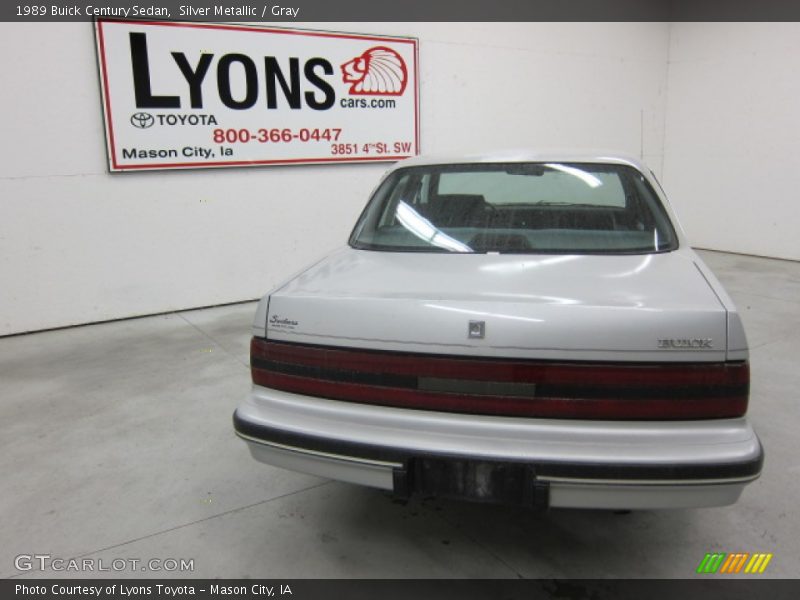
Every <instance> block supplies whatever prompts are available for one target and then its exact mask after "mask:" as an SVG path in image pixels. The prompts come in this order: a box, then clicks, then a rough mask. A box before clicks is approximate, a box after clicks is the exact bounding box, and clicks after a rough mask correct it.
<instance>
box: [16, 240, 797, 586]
mask: <svg viewBox="0 0 800 600" xmlns="http://www.w3.org/2000/svg"><path fill="white" fill-rule="evenodd" d="M703 256H704V258H705V259H706V260H707V262H708V263H709V265H710V266H711V268H712V269H713V270H714V271H715V272H716V273H717V275H718V276H719V278H720V279H721V280H722V281H723V283H724V284H725V285H726V287H727V289H728V291H729V293H730V294H731V295H732V296H733V298H734V300H735V301H736V302H737V304H738V306H739V309H740V311H741V313H742V315H743V318H744V322H745V326H746V328H747V333H748V336H749V340H750V346H751V351H752V356H751V360H752V380H753V381H752V396H751V408H750V414H751V417H752V421H753V423H754V425H755V427H756V429H757V431H758V432H759V434H760V436H761V439H762V441H763V443H764V446H765V448H766V452H767V460H766V466H765V470H764V473H763V476H762V477H761V479H760V480H759V481H757V482H756V483H754V484H752V485H751V486H750V487H749V488H748V489H747V490H746V491H745V493H744V495H743V496H742V498H741V500H740V501H739V503H738V504H736V505H735V506H731V507H724V508H716V509H701V510H679V511H663V512H638V513H632V514H628V515H617V514H613V513H609V512H602V511H575V510H552V511H550V512H548V513H545V514H536V513H533V512H529V511H526V510H522V509H508V508H500V507H493V506H481V505H473V504H468V503H459V502H447V501H419V500H418V501H414V502H411V503H409V504H407V505H401V504H398V503H395V502H393V501H392V499H391V498H390V497H388V496H387V495H386V494H384V493H383V492H380V491H377V490H371V489H366V488H361V487H357V486H353V485H347V484H342V483H338V482H332V481H327V480H324V479H319V478H316V477H311V476H306V475H301V474H297V473H291V472H288V471H284V470H281V469H277V468H271V467H267V466H265V465H261V464H258V463H256V462H255V461H253V460H252V459H251V458H250V455H249V453H248V452H247V450H246V448H245V445H244V444H243V443H242V442H241V441H239V440H238V439H237V438H236V437H235V436H234V435H233V431H232V428H231V413H232V412H233V409H234V407H235V406H236V404H237V402H238V400H239V399H240V397H242V396H243V395H244V394H245V392H246V391H247V389H248V386H249V374H248V369H247V364H248V340H249V327H250V320H251V317H252V314H253V311H254V305H253V304H242V305H235V306H227V307H219V308H213V309H207V310H198V311H187V312H183V313H178V314H171V315H166V316H157V317H148V318H143V319H135V320H129V321H120V322H116V323H106V324H100V325H92V326H87V327H80V328H74V329H66V330H60V331H51V332H44V333H38V334H32V335H25V336H18V337H10V338H4V339H0V422H1V423H2V437H1V438H0V481H2V482H3V485H2V488H1V489H0V515H2V519H1V520H0V539H1V540H2V542H3V543H2V544H0V576H2V577H15V576H19V575H20V574H22V573H21V572H20V571H18V570H17V569H16V568H15V566H14V557H15V556H17V555H19V554H49V555H51V556H52V557H54V558H55V557H59V558H65V559H69V558H73V557H81V558H84V557H85V558H95V559H97V558H102V559H103V560H104V561H105V562H104V564H105V565H106V566H108V565H109V564H110V563H111V561H112V560H113V559H141V560H148V559H151V558H157V559H167V558H176V559H181V558H183V559H194V571H193V572H190V573H183V574H181V573H158V572H147V573H144V572H139V571H130V570H125V571H122V572H121V573H113V572H112V573H110V574H111V575H116V576H124V577H138V576H147V577H158V576H160V575H169V576H173V577H175V576H181V575H183V576H191V577H196V578H210V577H263V578H294V577H320V578H322V577H493V578H494V577H512V578H515V577H557V578H561V577H676V578H677V577H680V578H683V577H691V576H693V575H694V571H695V568H696V567H697V565H698V563H699V562H700V560H701V559H702V558H703V556H704V554H705V553H706V552H710V551H722V552H734V551H743V552H772V553H774V555H775V556H774V558H773V560H772V562H771V564H770V565H769V568H768V570H767V572H766V574H765V575H766V576H770V577H797V576H800V558H798V557H799V556H800V518H798V511H797V501H798V498H800V483H798V480H799V479H800V478H798V475H799V474H800V459H798V452H797V439H798V437H797V427H798V424H800V419H798V417H800V402H798V389H800V361H799V360H798V357H800V302H798V299H800V264H798V263H792V262H785V261H776V260H767V259H759V258H751V257H743V256H735V255H726V254H721V253H715V252H704V253H703ZM55 575H59V576H83V577H86V576H102V575H103V573H96V574H94V575H92V574H91V573H83V574H81V573H69V572H67V573H64V572H62V573H54V572H53V571H44V572H39V571H31V572H26V573H24V576H26V577H40V576H48V577H52V576H55Z"/></svg>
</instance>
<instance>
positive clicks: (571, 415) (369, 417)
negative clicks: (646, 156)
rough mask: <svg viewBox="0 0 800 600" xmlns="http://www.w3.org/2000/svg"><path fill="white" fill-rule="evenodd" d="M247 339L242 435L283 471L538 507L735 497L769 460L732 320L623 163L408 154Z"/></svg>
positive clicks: (665, 208) (642, 178) (650, 183)
mask: <svg viewBox="0 0 800 600" xmlns="http://www.w3.org/2000/svg"><path fill="white" fill-rule="evenodd" d="M253 336H254V337H253V339H252V345H251V372H252V379H253V387H252V391H251V392H250V394H249V395H248V396H247V397H246V398H245V399H244V401H243V402H242V403H241V404H240V405H239V407H238V409H237V410H236V413H235V414H234V426H235V429H236V432H237V433H238V435H239V436H240V437H241V438H243V439H244V440H245V441H246V442H247V443H248V445H249V448H250V451H251V453H252V455H253V456H254V457H255V458H256V459H258V460H260V461H263V462H266V463H268V464H271V465H277V466H279V467H284V468H287V469H292V470H296V471H302V472H306V473H312V474H316V475H321V476H324V477H330V478H333V479H339V480H343V481H349V482H354V483H358V484H363V485H367V486H374V487H378V488H383V489H387V490H392V491H393V492H394V493H395V494H397V495H398V496H401V497H407V496H408V495H410V494H413V493H418V492H419V493H424V494H433V495H438V496H443V497H456V498H463V499H469V500H475V501H482V502H497V503H506V504H519V505H528V506H531V507H540V508H544V507H548V506H554V507H577V508H610V509H649V508H680V507H700V506H717V505H724V504H730V503H733V502H735V501H736V500H737V499H738V498H739V495H740V494H741V492H742V490H743V489H744V487H745V486H746V485H747V484H748V483H749V482H751V481H753V480H754V479H756V478H757V477H758V476H759V474H760V472H761V466H762V462H763V452H762V448H761V444H760V442H759V439H758V437H757V436H756V434H755V433H754V431H753V429H752V427H751V426H750V424H749V423H748V420H747V418H746V417H745V413H746V411H747V404H748V396H749V382H750V374H749V367H748V350H747V341H746V338H745V333H744V330H743V328H742V323H741V320H740V318H739V315H738V314H737V312H736V308H735V307H734V305H733V303H732V302H731V299H730V298H729V297H728V295H727V294H726V293H725V291H724V290H723V288H722V286H721V285H720V283H719V282H718V281H717V279H716V278H715V277H714V275H713V274H712V273H711V271H710V270H709V269H708V268H707V267H706V265H704V264H703V262H702V261H701V260H700V258H699V257H698V256H697V255H696V254H695V253H694V251H692V249H691V248H690V247H689V245H688V243H687V241H686V239H685V237H684V234H683V232H682V231H681V229H680V226H679V224H678V222H677V220H676V219H675V217H674V215H673V213H672V209H671V208H670V206H669V203H668V202H667V200H666V198H665V196H664V193H663V191H662V190H661V188H660V186H659V184H658V182H657V181H656V180H655V178H654V177H653V176H652V173H651V172H650V171H649V170H647V169H646V168H645V167H644V166H643V165H641V164H639V163H638V162H637V161H635V160H632V159H627V158H621V157H599V156H557V155H552V156H540V155H535V154H531V155H519V154H517V155H514V156H489V157H479V158H474V157H471V158H461V159H444V160H438V159H435V158H422V157H418V158H414V159H410V160H408V161H404V162H401V163H398V164H396V165H395V166H394V167H393V168H392V169H391V170H390V171H389V172H388V173H387V174H386V175H385V176H384V178H383V179H382V181H381V182H380V184H379V186H378V187H377V189H376V191H375V193H374V195H373V197H372V198H371V200H370V201H369V203H368V205H367V207H366V209H365V210H364V212H363V213H362V215H361V217H360V218H359V220H358V222H357V224H356V226H355V229H354V230H353V232H352V235H351V237H350V240H349V244H348V245H347V246H346V247H343V248H342V249H340V250H338V251H336V252H334V253H333V254H331V255H329V256H328V257H326V258H324V259H323V260H321V261H320V262H318V263H316V264H314V265H312V266H310V267H309V268H308V269H306V270H305V271H303V272H302V273H301V274H299V275H297V276H296V277H294V278H293V279H291V280H290V281H288V282H286V283H284V284H283V285H280V286H278V287H277V288H275V289H274V290H272V291H271V292H270V293H269V294H268V295H266V296H264V298H263V299H262V300H261V302H260V303H259V305H258V309H257V312H256V317H255V323H254V325H253Z"/></svg>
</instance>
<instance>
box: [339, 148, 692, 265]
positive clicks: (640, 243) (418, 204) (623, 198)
mask: <svg viewBox="0 0 800 600" xmlns="http://www.w3.org/2000/svg"><path fill="white" fill-rule="evenodd" d="M350 244H351V245H352V246H353V247H355V248H362V249H368V250H384V251H395V252H397V251H405V252H468V253H469V252H473V253H485V252H500V253H529V254H535V253H570V254H582V253H599V254H603V253H608V254H619V253H649V252H665V251H670V250H674V249H675V248H676V247H677V239H676V235H675V231H674V229H673V227H672V225H671V224H670V222H669V219H668V217H667V214H666V212H665V211H664V207H663V206H662V205H661V202H660V201H659V199H658V196H657V195H656V193H655V191H654V190H653V188H652V187H651V186H650V184H649V183H648V181H647V180H646V179H645V177H644V176H643V175H642V174H641V173H640V172H639V171H638V170H636V169H635V168H633V167H630V166H627V165H614V164H594V163H498V164H488V165H487V164H465V165H433V166H426V167H411V168H407V169H399V170H397V171H395V172H393V173H392V174H391V175H389V177H387V179H386V180H385V181H384V182H383V183H382V184H381V186H380V187H379V188H378V190H377V191H376V193H375V195H374V196H373V198H372V199H371V200H370V202H369V204H368V205H367V208H366V209H365V210H364V212H363V214H362V215H361V218H360V219H359V221H358V223H357V224H356V227H355V229H354V230H353V234H352V236H351V238H350Z"/></svg>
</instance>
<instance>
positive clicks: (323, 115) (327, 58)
mask: <svg viewBox="0 0 800 600" xmlns="http://www.w3.org/2000/svg"><path fill="white" fill-rule="evenodd" d="M95 33H96V39H97V56H98V63H99V70H100V80H101V89H102V95H103V110H104V113H105V127H106V143H107V148H108V161H109V168H110V169H111V170H112V171H135V170H142V169H185V168H199V167H229V166H236V167H241V166H259V165H274V164H309V163H331V162H360V161H393V160H399V159H402V158H407V157H409V156H414V155H416V154H418V152H419V118H418V115H419V101H418V79H417V72H418V65H417V40H416V39H413V38H399V37H385V36H375V35H361V34H345V33H331V32H322V31H305V30H297V29H276V28H266V27H256V26H246V25H222V24H219V25H218V24H207V23H176V22H146V21H121V20H111V19H100V20H98V21H97V22H96V23H95Z"/></svg>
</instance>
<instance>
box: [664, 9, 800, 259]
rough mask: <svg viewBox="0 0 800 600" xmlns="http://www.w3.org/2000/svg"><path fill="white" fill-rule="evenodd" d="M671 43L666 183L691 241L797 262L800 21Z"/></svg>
mask: <svg viewBox="0 0 800 600" xmlns="http://www.w3.org/2000/svg"><path fill="white" fill-rule="evenodd" d="M670 37H671V39H670V52H669V70H668V103H667V114H666V141H665V152H664V154H665V157H664V169H663V182H662V183H663V184H664V187H665V188H666V191H667V193H668V194H669V196H670V198H671V201H672V203H673V204H674V205H675V208H676V210H677V212H678V214H679V215H680V217H681V222H682V224H683V226H684V228H685V229H686V230H687V234H688V235H689V239H690V240H691V241H692V243H693V245H695V246H700V247H704V248H713V249H716V250H728V251H732V252H741V253H745V254H757V255H763V256H774V257H780V258H789V259H794V260H800V23H675V24H673V25H672V27H671V36H670Z"/></svg>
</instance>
